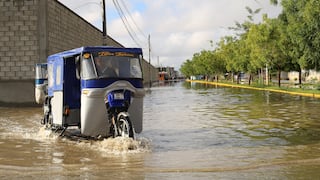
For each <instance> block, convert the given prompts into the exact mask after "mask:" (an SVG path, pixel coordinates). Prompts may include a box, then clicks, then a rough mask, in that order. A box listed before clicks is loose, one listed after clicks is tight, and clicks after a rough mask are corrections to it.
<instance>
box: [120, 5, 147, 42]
mask: <svg viewBox="0 0 320 180" xmlns="http://www.w3.org/2000/svg"><path fill="white" fill-rule="evenodd" d="M120 1H121V3H122V5H123V7H124V9H125V10H126V11H127V14H128V15H129V17H130V19H131V21H132V22H133V24H134V25H135V26H136V28H137V29H138V31H139V32H140V34H142V36H143V37H144V38H146V39H147V36H146V35H145V34H144V33H143V31H142V30H141V29H140V28H139V26H138V25H137V23H136V21H135V20H134V18H133V17H132V16H131V13H130V11H129V10H128V6H127V5H126V3H125V2H124V1H123V0H120Z"/></svg>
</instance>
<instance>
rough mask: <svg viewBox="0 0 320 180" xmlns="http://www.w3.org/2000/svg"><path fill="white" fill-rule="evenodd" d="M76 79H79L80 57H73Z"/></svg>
mask: <svg viewBox="0 0 320 180" xmlns="http://www.w3.org/2000/svg"><path fill="white" fill-rule="evenodd" d="M74 62H75V65H76V77H77V79H80V56H77V57H75V61H74Z"/></svg>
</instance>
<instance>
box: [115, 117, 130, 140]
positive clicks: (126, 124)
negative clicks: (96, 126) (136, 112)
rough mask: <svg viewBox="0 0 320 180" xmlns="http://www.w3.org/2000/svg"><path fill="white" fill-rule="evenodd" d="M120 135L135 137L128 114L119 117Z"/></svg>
mask: <svg viewBox="0 0 320 180" xmlns="http://www.w3.org/2000/svg"><path fill="white" fill-rule="evenodd" d="M117 128H118V135H119V136H121V137H128V138H133V139H134V133H133V126H132V123H131V121H130V119H129V117H128V116H124V115H121V116H120V117H119V119H118V127H117Z"/></svg>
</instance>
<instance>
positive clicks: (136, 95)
mask: <svg viewBox="0 0 320 180" xmlns="http://www.w3.org/2000/svg"><path fill="white" fill-rule="evenodd" d="M119 89H125V90H129V91H131V92H132V94H133V95H132V102H131V105H130V107H129V109H128V113H129V114H130V120H131V122H132V124H133V126H134V129H135V132H136V133H140V132H141V131H142V121H143V97H144V95H145V90H144V88H136V87H134V86H133V85H132V84H131V83H130V82H128V81H125V80H120V81H115V82H113V83H112V84H110V85H109V86H107V87H103V88H83V89H82V90H81V134H83V135H86V136H99V135H102V136H106V135H107V134H108V133H109V132H108V130H109V126H110V125H109V122H108V113H107V110H106V107H105V104H104V97H105V96H106V94H108V93H109V92H111V91H114V90H119Z"/></svg>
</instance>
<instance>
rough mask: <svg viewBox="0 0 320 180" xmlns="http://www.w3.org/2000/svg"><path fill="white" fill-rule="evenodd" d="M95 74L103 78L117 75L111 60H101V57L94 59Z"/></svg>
mask: <svg viewBox="0 0 320 180" xmlns="http://www.w3.org/2000/svg"><path fill="white" fill-rule="evenodd" d="M94 61H95V64H96V68H97V72H98V75H99V76H104V77H117V76H118V73H117V71H116V67H115V65H114V63H112V60H109V59H105V60H103V59H101V57H96V58H95V59H94Z"/></svg>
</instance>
